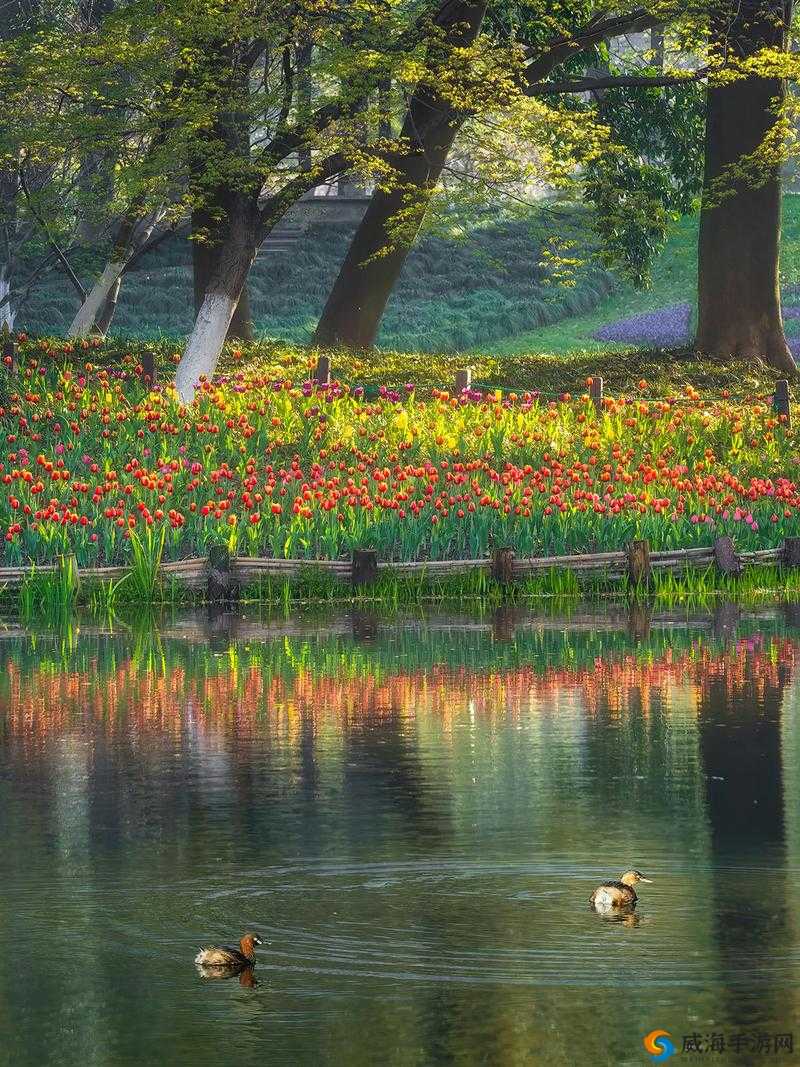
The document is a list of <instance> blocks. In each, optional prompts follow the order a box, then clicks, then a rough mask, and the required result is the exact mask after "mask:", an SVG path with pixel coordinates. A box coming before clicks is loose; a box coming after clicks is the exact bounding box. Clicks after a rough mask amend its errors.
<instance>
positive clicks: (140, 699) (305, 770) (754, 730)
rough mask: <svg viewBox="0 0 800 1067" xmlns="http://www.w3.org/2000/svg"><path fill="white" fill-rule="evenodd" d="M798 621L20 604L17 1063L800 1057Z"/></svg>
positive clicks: (1, 901)
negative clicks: (36, 608) (77, 616)
mask: <svg viewBox="0 0 800 1067" xmlns="http://www.w3.org/2000/svg"><path fill="white" fill-rule="evenodd" d="M798 618H799V616H798V612H797V610H796V609H794V608H788V607H787V608H784V609H774V610H769V611H765V612H761V613H758V614H756V613H753V614H747V613H739V612H738V611H736V610H735V609H732V608H728V609H721V610H720V611H718V612H717V613H716V614H714V615H711V614H709V615H698V616H697V617H688V618H687V617H685V616H683V617H681V616H679V615H677V614H673V615H672V616H669V615H662V616H658V615H654V616H652V617H649V616H647V615H646V614H644V613H643V612H634V613H633V614H631V615H630V616H629V615H628V614H627V613H625V612H623V611H616V612H615V611H609V612H607V613H605V614H603V615H596V614H579V613H575V614H573V615H572V616H570V617H564V618H558V617H554V616H552V615H545V614H531V613H530V612H526V611H523V610H519V611H516V610H511V611H509V610H502V609H501V610H499V611H497V612H495V613H491V612H489V613H486V614H477V613H476V614H467V613H460V614H456V615H443V614H435V613H433V614H428V613H425V612H416V613H413V614H398V615H389V616H383V617H379V616H374V615H370V614H363V613H358V614H342V615H325V616H320V615H318V614H309V613H299V614H295V615H289V616H285V617H284V616H274V617H257V616H253V617H243V616H241V615H237V616H235V617H230V616H225V615H223V616H218V617H216V618H212V619H209V618H208V617H207V616H197V615H192V616H186V617H176V618H165V619H160V620H157V621H154V620H152V619H146V618H145V619H139V620H137V621H136V622H135V624H130V623H128V624H121V623H120V624H114V625H112V624H110V623H109V624H105V623H100V622H97V621H96V620H94V621H93V620H91V619H84V620H81V621H80V622H76V623H75V624H74V625H73V626H71V627H70V628H68V629H62V630H59V631H57V632H47V631H42V630H40V631H38V632H37V631H35V630H34V631H31V630H26V629H25V628H24V627H21V626H19V625H17V624H15V623H13V622H12V621H9V622H7V623H6V624H5V625H4V626H3V627H2V628H0V660H2V662H1V663H0V677H1V679H2V680H0V840H2V844H3V850H2V866H1V868H0V870H2V895H0V1062H9V1063H11V1064H14V1065H17V1064H20V1065H27V1064H42V1063H49V1062H54V1063H58V1064H59V1065H64V1067H67V1065H72V1064H76V1065H77V1064H89V1065H93V1064H97V1065H100V1064H103V1065H106V1064H113V1065H127V1064H137V1065H138V1064H196V1063H200V1062H202V1061H203V1060H204V1059H209V1060H214V1061H220V1060H225V1061H232V1062H237V1063H240V1064H244V1065H249V1064H265V1063H270V1064H280V1065H305V1064H311V1065H315V1067H316V1065H320V1064H337V1065H338V1064H345V1065H360V1064H373V1063H376V1064H377V1063H380V1064H396V1065H402V1067H406V1065H418V1064H419V1065H427V1064H510V1065H516V1064H528V1063H533V1064H538V1063H541V1064H548V1065H550V1064H556V1065H560V1064H564V1065H567V1064H614V1065H616V1064H629V1063H630V1064H638V1063H644V1062H649V1061H650V1056H649V1055H648V1053H647V1051H646V1050H645V1047H644V1045H643V1038H644V1037H645V1035H647V1034H648V1033H650V1032H651V1031H654V1030H665V1031H667V1032H668V1033H669V1035H670V1040H671V1041H672V1043H673V1044H674V1045H675V1047H676V1051H677V1052H678V1053H681V1055H683V1056H684V1059H683V1060H681V1061H680V1062H684V1060H685V1061H688V1062H690V1063H691V1062H695V1061H699V1060H700V1059H703V1058H704V1060H705V1061H710V1062H713V1063H752V1062H759V1061H760V1060H761V1059H762V1058H763V1060H764V1062H785V1063H797V1062H798V1056H800V1054H798V1053H797V1052H792V1051H790V1050H789V1048H788V1045H789V1044H790V1043H791V1042H792V1041H794V1043H795V1044H796V1045H798V1044H800V1024H798V1026H797V1027H796V1028H795V1027H794V1023H795V1016H796V1013H797V1007H798V1001H800V918H798V914H799V912H798V908H799V907H800V701H799V700H798V693H799V692H800V690H798V686H799V685H800V679H798V676H797V672H796V670H795V665H796V664H797V663H798V661H799V660H798V657H800V622H799V621H798ZM629 867H636V868H638V869H640V870H641V871H642V872H643V873H644V874H645V875H647V876H648V877H650V878H652V880H653V884H652V885H642V886H641V887H640V890H639V891H640V900H639V904H638V906H637V908H636V911H635V912H634V913H633V914H631V915H627V916H624V917H623V920H622V921H610V920H609V919H607V918H604V917H603V916H600V915H598V914H596V913H594V912H592V911H591V910H590V909H589V907H588V904H587V902H588V898H589V895H590V893H591V891H592V889H593V888H594V887H595V886H596V885H597V884H598V883H599V882H601V881H603V880H607V879H609V878H618V877H619V875H620V873H621V872H622V871H624V870H626V869H627V868H629ZM245 930H252V931H254V932H255V933H256V934H258V936H259V937H261V938H262V940H263V942H264V944H263V947H261V948H260V949H259V950H258V965H257V967H256V969H255V972H254V976H255V979H256V983H257V984H253V983H252V982H248V981H244V982H240V981H239V980H238V979H237V978H232V979H230V980H227V981H214V980H208V979H204V978H202V977H201V976H200V975H199V974H198V971H197V970H196V968H195V966H194V963H193V959H194V956H195V953H196V952H197V950H198V948H199V947H201V946H202V945H207V944H214V943H220V942H230V941H235V940H237V939H238V938H239V937H240V936H241V934H242V933H244V932H245ZM793 1031H794V1032H793ZM686 1042H688V1044H686V1045H685V1043H686ZM693 1042H697V1043H699V1044H698V1045H697V1047H702V1048H705V1049H708V1050H709V1051H708V1053H700V1052H692V1049H693V1048H694V1047H695V1046H694V1045H693V1044H692V1043H693ZM684 1045H685V1051H684ZM712 1052H713V1054H712ZM3 1056H7V1057H8V1060H7V1061H4V1060H3Z"/></svg>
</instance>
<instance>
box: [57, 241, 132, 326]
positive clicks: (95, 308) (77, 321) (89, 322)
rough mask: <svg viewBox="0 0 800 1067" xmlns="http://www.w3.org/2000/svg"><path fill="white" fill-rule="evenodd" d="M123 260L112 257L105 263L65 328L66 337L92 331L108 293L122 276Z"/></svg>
mask: <svg viewBox="0 0 800 1067" xmlns="http://www.w3.org/2000/svg"><path fill="white" fill-rule="evenodd" d="M125 262H126V261H125V260H124V259H122V260H119V259H118V260H113V259H112V260H110V261H109V262H108V263H107V264H106V267H105V270H104V271H103V273H102V274H101V275H100V277H99V278H98V279H97V281H96V282H95V283H94V285H93V286H92V289H91V291H90V292H89V293H88V294H87V296H86V299H85V300H84V302H83V303H82V304H81V306H80V307H79V308H78V313H77V314H76V316H75V318H74V319H73V320H72V324H71V325H70V328H69V329H68V330H67V337H86V336H87V334H89V333H91V332H92V328H93V327H94V324H95V321H96V320H97V319H98V318H99V317H100V312H101V311H102V310H103V307H104V305H105V302H106V298H107V297H108V294H109V293H110V292H111V290H112V289H113V288H114V286H115V285H116V283H117V281H118V280H119V278H120V277H121V276H122V272H123V270H124V269H125Z"/></svg>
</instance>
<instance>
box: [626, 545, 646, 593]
mask: <svg viewBox="0 0 800 1067" xmlns="http://www.w3.org/2000/svg"><path fill="white" fill-rule="evenodd" d="M628 579H629V580H630V582H631V585H647V584H648V583H649V581H650V542H649V541H631V543H630V544H629V545H628Z"/></svg>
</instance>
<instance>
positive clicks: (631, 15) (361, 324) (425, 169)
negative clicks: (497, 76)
mask: <svg viewBox="0 0 800 1067" xmlns="http://www.w3.org/2000/svg"><path fill="white" fill-rule="evenodd" d="M486 7H487V5H485V4H468V3H463V4H462V5H461V8H462V10H461V12H457V11H452V9H451V12H450V13H449V14H450V17H451V18H452V19H453V22H452V23H451V25H450V27H449V31H448V32H449V33H450V34H451V36H452V40H453V42H454V43H455V41H456V40H458V47H460V48H465V47H467V46H468V45H469V44H470V43H471V42H472V41H474V39H475V37H476V36H477V33H478V31H479V29H480V24H481V19H482V18H483V15H484V14H485V13H486ZM513 8H514V5H512V13H513ZM573 11H574V15H573V18H580V17H581V16H582V17H583V21H580V22H577V23H574V22H573V24H572V25H568V26H564V27H563V29H562V30H561V31H560V32H559V33H556V34H553V33H552V31H551V29H550V27H551V25H552V21H553V20H552V18H551V19H549V20H547V21H544V20H540V21H539V22H536V23H535V24H534V25H533V26H531V25H528V24H527V23H525V22H524V21H523V25H522V27H521V30H520V29H519V28H517V34H516V35H517V36H519V35H520V32H521V33H522V35H523V36H524V37H525V38H526V40H527V44H526V45H525V48H524V53H523V60H522V63H521V64H520V65H519V67H518V69H516V70H514V72H513V75H514V80H515V82H516V88H517V91H518V92H519V93H520V94H522V95H524V96H526V97H529V98H540V99H544V98H547V97H559V96H569V95H570V94H576V93H578V94H580V93H585V92H587V91H588V90H591V89H593V88H597V87H601V88H603V87H614V86H621V85H627V86H630V87H635V86H641V85H644V86H648V85H649V86H652V85H653V84H656V79H655V78H653V77H651V76H649V75H648V74H647V72H644V73H640V74H638V75H636V76H635V77H631V76H628V77H625V76H622V77H620V76H614V75H609V76H608V77H603V76H600V77H598V76H596V75H594V76H591V77H580V76H576V74H575V71H576V65H575V63H576V59H580V57H581V56H584V55H585V54H586V53H587V52H588V51H589V50H591V49H592V48H594V47H596V46H597V45H599V44H601V43H603V42H605V41H607V40H609V39H611V38H613V37H617V36H619V35H621V34H623V33H633V32H636V31H639V30H644V29H648V28H651V27H653V26H654V25H657V24H659V22H660V19H661V18H662V17H663V14H661V13H659V15H654V14H651V13H650V12H649V11H648V10H646V9H644V8H641V7H639V8H634V9H632V10H629V11H627V12H623V13H621V14H608V13H607V11H606V10H605V9H603V10H601V11H600V12H599V13H598V14H594V15H591V14H590V13H587V11H586V10H585V9H584V8H581V7H580V6H579V5H575V6H574V8H573ZM493 17H494V18H495V19H497V17H498V16H497V12H496V11H495V12H493ZM542 25H544V26H546V27H547V32H545V33H543V32H542ZM515 43H516V44H518V42H515ZM441 66H442V61H438V62H437V61H436V60H434V62H432V63H431V64H430V67H429V70H430V73H429V75H428V76H427V77H426V79H425V80H424V81H422V82H421V83H420V84H419V85H418V86H417V88H416V89H415V91H414V93H413V95H412V96H411V99H410V101H409V105H408V111H407V115H406V120H405V123H404V126H403V131H402V134H401V140H400V144H401V146H402V151H400V152H398V153H396V154H395V155H394V156H393V157H390V160H389V163H390V173H391V174H392V181H391V185H390V187H388V188H387V187H382V186H379V187H378V189H377V191H376V192H375V194H374V196H373V197H372V199H371V201H370V204H369V207H368V209H367V212H366V214H365V215H364V218H363V220H362V222H361V224H360V225H359V227H358V228H357V230H356V232H355V235H354V237H353V240H352V242H351V244H350V247H349V249H348V252H347V255H346V256H345V260H344V262H343V264H342V267H341V270H340V272H339V275H338V277H337V279H336V281H335V283H334V286H333V289H332V291H331V294H330V296H329V298H328V301H327V303H326V305H325V308H324V310H323V313H322V317H321V318H320V321H319V324H318V326H317V329H316V332H315V335H314V340H315V342H316V343H317V344H320V345H339V344H341V345H347V346H351V347H356V348H367V347H369V346H371V345H372V344H373V343H374V341H375V337H376V335H377V331H378V327H379V325H380V320H381V317H382V315H383V312H384V310H385V308H386V304H387V301H388V299H389V296H390V294H391V292H392V289H393V288H394V286H395V284H396V282H397V279H398V277H399V275H400V271H401V270H402V268H403V264H404V263H405V261H406V259H407V257H408V254H409V252H410V251H411V248H412V247H413V244H414V241H415V240H416V237H417V235H418V233H419V230H420V228H421V226H422V223H423V220H424V218H425V214H426V211H427V210H428V207H429V205H430V201H431V197H432V194H433V191H434V188H435V186H436V183H437V182H438V181H439V178H440V176H441V174H442V171H443V168H444V167H445V164H446V161H447V158H448V156H449V154H450V152H451V150H452V147H453V144H454V142H455V140H456V137H457V136H458V134H459V131H460V130H461V129H462V127H463V125H464V123H465V122H466V121H467V120H468V119H469V118H470V109H469V107H468V106H459V105H458V102H457V100H455V99H454V98H453V96H452V95H447V94H446V93H445V92H442V90H441V89H440V88H439V85H438V82H439V81H440V78H441ZM555 72H559V73H562V74H563V77H562V79H561V80H555V79H553V77H552V76H553V74H554V73H555ZM679 80H681V76H680V75H676V76H666V77H665V76H663V75H662V76H661V78H660V82H661V84H673V83H674V82H675V81H679ZM485 106H486V102H485V101H484V107H485ZM553 120H554V125H555V126H558V117H557V115H555V113H554V115H553ZM557 136H558V135H557ZM598 158H599V157H597V156H595V163H597V160H598ZM398 220H400V224H399V225H398Z"/></svg>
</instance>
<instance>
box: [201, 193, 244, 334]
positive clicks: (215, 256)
mask: <svg viewBox="0 0 800 1067" xmlns="http://www.w3.org/2000/svg"><path fill="white" fill-rule="evenodd" d="M220 210H221V211H222V213H223V217H222V218H221V219H220V218H215V217H212V215H211V214H210V213H209V211H207V210H205V209H203V208H196V209H195V210H194V211H193V212H192V232H193V233H194V234H204V235H206V236H205V238H204V239H202V240H193V241H192V277H193V280H194V311H195V315H198V314H199V313H200V308H201V307H202V306H203V301H204V300H205V295H206V291H207V289H208V286H209V284H210V282H211V280H212V278H213V277H214V275H215V273H216V270H217V265H218V262H219V258H220V254H221V250H222V244H221V242H222V240H223V237H222V234H223V232H224V227H225V219H224V208H220ZM226 340H228V341H252V340H253V321H252V318H251V314H250V295H249V293H248V289H247V282H246V281H245V284H244V287H243V289H242V293H241V296H240V297H239V302H238V304H237V305H236V310H235V311H234V313H233V317H232V318H231V323H230V326H229V327H228V335H227V338H226Z"/></svg>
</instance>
